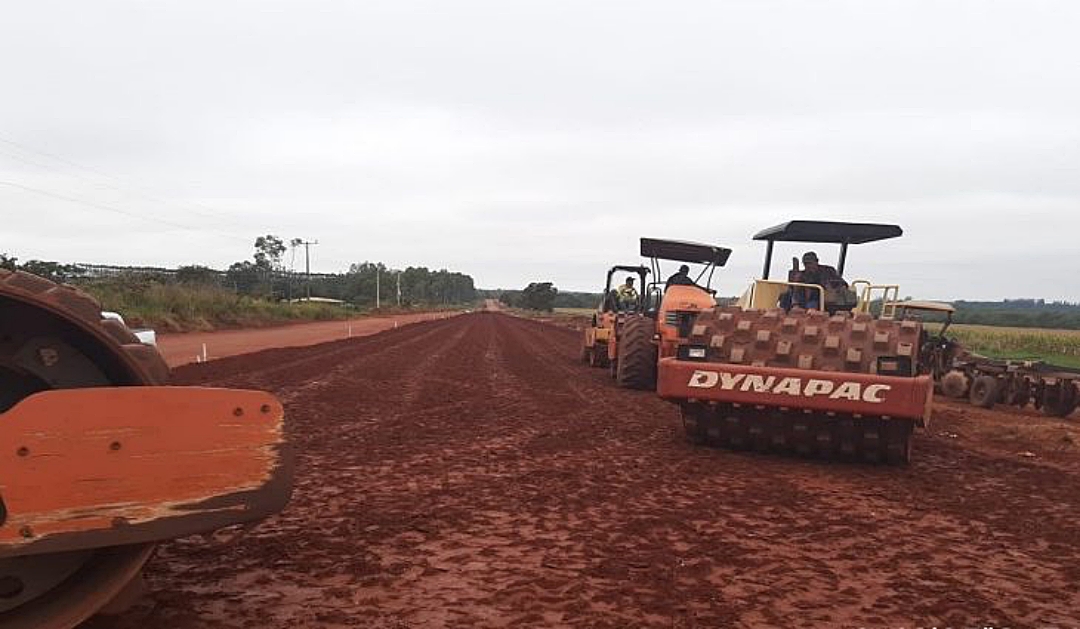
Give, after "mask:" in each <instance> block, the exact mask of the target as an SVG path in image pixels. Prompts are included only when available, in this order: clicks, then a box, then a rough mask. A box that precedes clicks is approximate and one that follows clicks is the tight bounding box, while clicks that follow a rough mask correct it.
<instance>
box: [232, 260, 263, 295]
mask: <svg viewBox="0 0 1080 629" xmlns="http://www.w3.org/2000/svg"><path fill="white" fill-rule="evenodd" d="M225 282H226V283H227V284H228V285H229V286H231V287H232V288H233V290H235V291H236V292H238V293H244V294H247V295H250V294H253V293H257V292H258V291H259V285H260V284H261V282H262V271H261V269H260V268H259V267H258V266H257V265H256V264H255V263H253V262H249V261H247V260H243V261H241V262H234V263H233V264H232V265H231V266H229V270H228V271H226V272H225Z"/></svg>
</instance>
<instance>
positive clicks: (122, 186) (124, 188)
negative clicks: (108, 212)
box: [0, 135, 225, 219]
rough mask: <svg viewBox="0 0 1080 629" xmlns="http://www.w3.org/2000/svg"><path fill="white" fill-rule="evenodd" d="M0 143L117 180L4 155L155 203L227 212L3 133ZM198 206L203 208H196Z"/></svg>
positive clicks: (218, 215) (201, 211) (211, 212)
mask: <svg viewBox="0 0 1080 629" xmlns="http://www.w3.org/2000/svg"><path fill="white" fill-rule="evenodd" d="M0 143H3V144H7V145H9V146H13V147H15V148H17V149H19V150H21V151H23V152H25V153H31V154H34V155H38V156H40V157H45V158H48V159H52V160H55V161H58V162H61V163H63V164H67V165H68V166H72V167H74V168H78V169H80V170H85V171H87V172H91V173H94V174H95V175H97V176H98V177H101V178H104V179H107V180H110V181H113V182H115V184H109V183H105V182H102V181H95V180H94V179H91V178H89V177H86V176H85V175H81V174H79V173H66V172H64V171H61V170H60V169H58V168H56V167H55V166H51V165H48V164H43V163H41V162H36V161H33V160H29V159H27V158H26V157H24V156H20V155H17V154H13V153H11V152H10V151H5V152H4V155H7V156H8V157H11V158H13V159H17V160H19V161H22V162H24V163H27V164H32V165H34V166H38V167H41V168H45V169H46V170H51V171H53V172H57V173H61V174H73V175H74V176H76V177H78V178H80V179H83V180H84V181H89V182H91V183H94V184H97V185H101V186H104V187H106V188H110V189H112V190H116V191H118V192H125V193H128V194H135V195H138V196H141V197H143V198H146V199H149V200H151V201H153V202H155V203H162V204H166V205H173V206H179V207H181V208H184V209H187V210H188V211H189V212H192V213H194V214H199V215H201V216H204V217H207V218H214V219H220V218H221V215H222V214H224V213H225V212H223V211H221V210H217V209H215V208H212V207H209V206H206V205H203V204H201V203H195V202H191V201H187V202H181V201H175V200H169V199H164V198H161V197H158V196H156V195H153V194H151V193H149V192H146V191H145V190H141V189H139V188H136V187H134V186H130V185H128V184H126V183H125V182H124V181H123V180H121V179H120V178H119V177H116V176H115V175H110V174H109V173H107V172H104V171H102V170H100V169H97V168H94V167H92V166H87V165H85V164H80V163H78V162H75V161H73V160H70V159H67V158H65V157H62V156H60V155H56V154H55V153H49V152H48V151H42V150H39V149H35V148H33V147H30V146H27V145H25V144H20V143H19V142H15V141H14V140H11V139H9V138H7V137H4V136H3V135H0ZM196 208H201V209H196Z"/></svg>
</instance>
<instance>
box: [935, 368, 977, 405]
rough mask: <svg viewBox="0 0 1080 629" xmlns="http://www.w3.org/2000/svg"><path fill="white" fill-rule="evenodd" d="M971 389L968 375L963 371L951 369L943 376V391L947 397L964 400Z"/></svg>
mask: <svg viewBox="0 0 1080 629" xmlns="http://www.w3.org/2000/svg"><path fill="white" fill-rule="evenodd" d="M970 390H971V387H970V385H969V383H968V378H967V375H966V374H964V372H962V371H955V370H954V371H950V372H949V373H947V374H945V375H944V376H943V377H942V378H941V393H942V395H944V396H945V397H947V398H952V399H954V400H962V399H964V398H965V397H967V395H968V393H969V392H970Z"/></svg>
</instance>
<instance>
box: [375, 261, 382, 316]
mask: <svg viewBox="0 0 1080 629" xmlns="http://www.w3.org/2000/svg"><path fill="white" fill-rule="evenodd" d="M379 308H382V302H381V301H380V300H379V265H378V264H376V265H375V309H376V310H378V309H379Z"/></svg>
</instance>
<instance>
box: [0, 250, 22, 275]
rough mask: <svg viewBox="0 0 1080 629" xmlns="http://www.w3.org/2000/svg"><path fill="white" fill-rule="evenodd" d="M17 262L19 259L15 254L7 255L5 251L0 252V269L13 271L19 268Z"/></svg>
mask: <svg viewBox="0 0 1080 629" xmlns="http://www.w3.org/2000/svg"><path fill="white" fill-rule="evenodd" d="M18 262H19V259H18V258H16V257H15V256H9V255H8V254H6V253H0V269H7V270H9V271H15V270H17V269H18V268H19V265H18Z"/></svg>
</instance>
